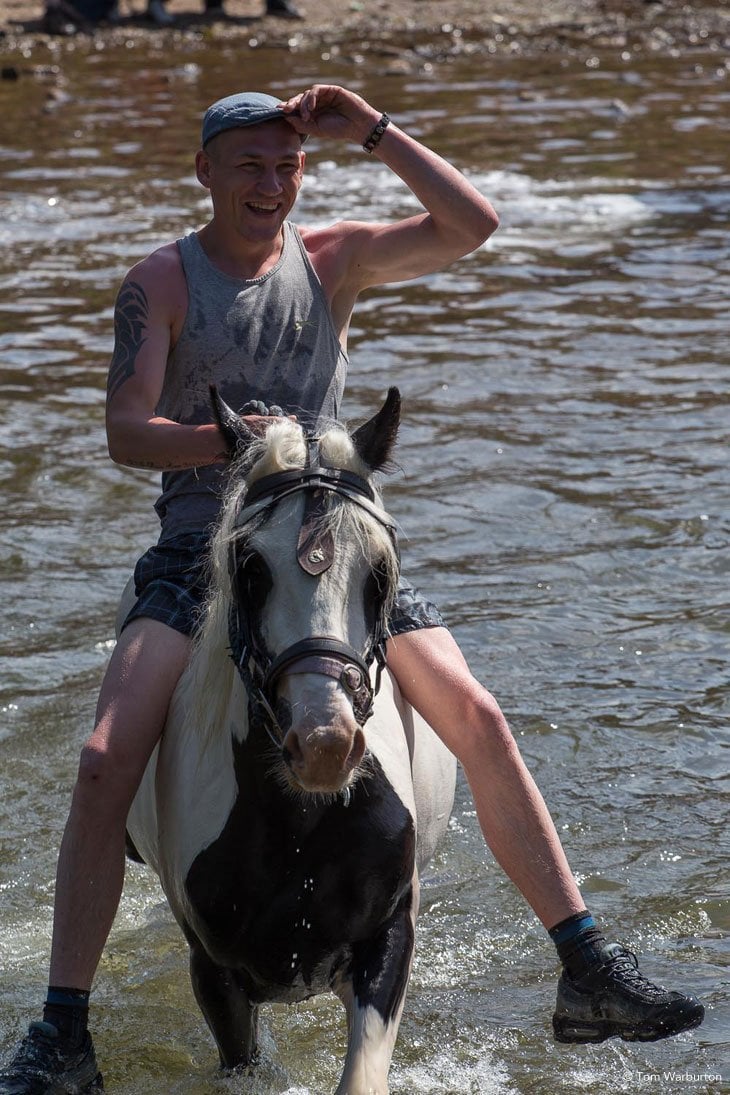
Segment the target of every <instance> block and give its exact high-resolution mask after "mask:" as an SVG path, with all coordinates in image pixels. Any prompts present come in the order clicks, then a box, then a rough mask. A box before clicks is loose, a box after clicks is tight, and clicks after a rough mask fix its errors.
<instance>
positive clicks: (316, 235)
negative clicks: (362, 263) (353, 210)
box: [297, 221, 377, 255]
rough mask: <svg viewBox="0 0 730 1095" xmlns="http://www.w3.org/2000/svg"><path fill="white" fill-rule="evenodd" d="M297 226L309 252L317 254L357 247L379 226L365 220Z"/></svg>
mask: <svg viewBox="0 0 730 1095" xmlns="http://www.w3.org/2000/svg"><path fill="white" fill-rule="evenodd" d="M297 228H298V229H299V234H300V236H301V237H302V242H303V244H304V246H305V248H306V250H307V252H308V254H310V255H316V254H317V252H319V251H329V250H332V249H338V248H342V249H348V248H354V247H357V246H358V243H359V242H362V240H363V238H364V237H366V236H369V235H372V234H373V232H374V231H375V230H376V228H377V226H376V225H374V224H367V223H366V222H365V221H336V222H335V223H334V224H328V225H326V226H325V227H322V228H319V227H318V228H304V227H303V226H301V225H297Z"/></svg>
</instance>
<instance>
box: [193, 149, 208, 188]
mask: <svg viewBox="0 0 730 1095" xmlns="http://www.w3.org/2000/svg"><path fill="white" fill-rule="evenodd" d="M195 174H196V175H197V176H198V182H199V183H200V185H201V186H204V187H205V189H206V190H210V156H209V155H208V153H207V152H206V151H205V150H204V149H202V148H201V149H199V150H198V151H197V152H196V153H195Z"/></svg>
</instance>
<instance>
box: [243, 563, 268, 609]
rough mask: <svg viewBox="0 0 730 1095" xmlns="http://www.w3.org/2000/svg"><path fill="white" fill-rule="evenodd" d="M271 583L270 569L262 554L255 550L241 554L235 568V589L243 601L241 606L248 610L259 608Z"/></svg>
mask: <svg viewBox="0 0 730 1095" xmlns="http://www.w3.org/2000/svg"><path fill="white" fill-rule="evenodd" d="M271 585H272V578H271V571H270V570H269V568H268V566H267V565H266V562H265V560H264V557H263V555H259V553H258V552H257V551H249V552H248V553H247V554H245V555H243V556H242V557H241V559H240V561H239V563H238V567H237V569H236V590H237V593H238V596H239V598H240V599H241V601H242V602H243V604H242V607H244V608H246V609H247V610H248V611H249V612H256V611H258V610H259V609H261V608H262V607H263V604H264V601H265V600H266V597H267V594H268V592H269V590H270V589H271Z"/></svg>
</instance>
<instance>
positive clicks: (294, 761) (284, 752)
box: [281, 730, 304, 768]
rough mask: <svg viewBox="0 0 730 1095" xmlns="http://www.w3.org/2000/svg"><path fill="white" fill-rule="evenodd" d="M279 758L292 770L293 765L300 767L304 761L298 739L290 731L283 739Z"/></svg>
mask: <svg viewBox="0 0 730 1095" xmlns="http://www.w3.org/2000/svg"><path fill="white" fill-rule="evenodd" d="M281 756H282V759H283V761H284V763H285V764H288V765H289V767H290V768H293V767H294V766H295V765H301V764H302V762H303V760H304V754H303V752H302V747H301V745H300V743H299V738H298V737H297V735H296V734H295V733H294V731H293V730H290V731H289V733H288V734H287V735H286V737H285V738H284V742H283V744H282V747H281Z"/></svg>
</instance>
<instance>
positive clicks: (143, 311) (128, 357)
mask: <svg viewBox="0 0 730 1095" xmlns="http://www.w3.org/2000/svg"><path fill="white" fill-rule="evenodd" d="M148 318H149V306H148V304H147V294H146V293H145V291H144V289H143V288H142V286H141V285H139V284H138V283H137V282H136V281H125V283H124V285H123V286H122V288H121V289H120V290H119V296H118V297H117V306H116V308H115V310H114V353H113V355H112V360H111V365H110V366H109V380H108V382H107V393H108V396H109V398H110V399H111V398H112V396H114V395H116V393H117V392H118V391H119V389H120V388H121V386H122V384H124V382H125V381H127V380H129V378H130V376H134V363H135V361H136V358H137V354H138V353H139V351H140V350H141V348H142V345H143V344H144V341H145V336H144V331H145V329H146V327H147V320H148Z"/></svg>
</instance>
